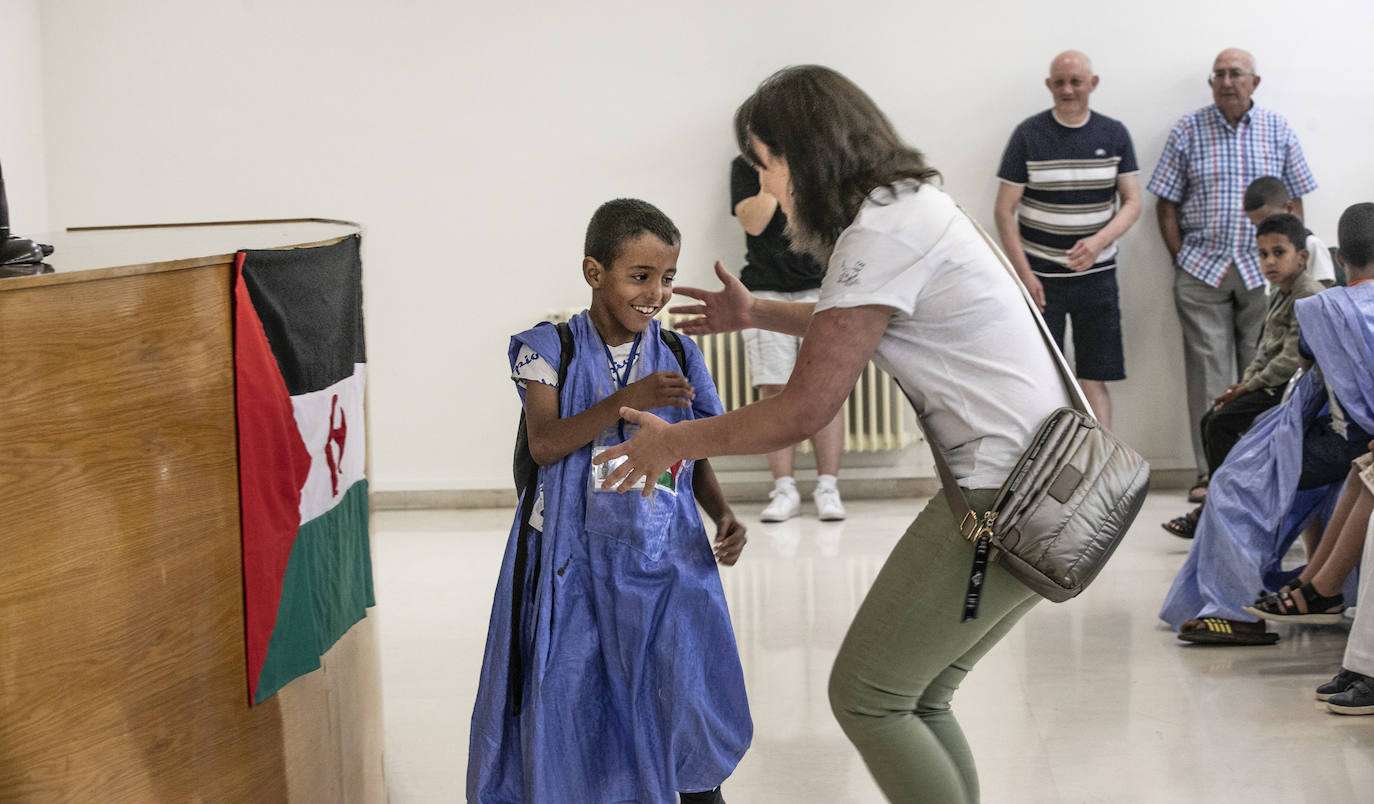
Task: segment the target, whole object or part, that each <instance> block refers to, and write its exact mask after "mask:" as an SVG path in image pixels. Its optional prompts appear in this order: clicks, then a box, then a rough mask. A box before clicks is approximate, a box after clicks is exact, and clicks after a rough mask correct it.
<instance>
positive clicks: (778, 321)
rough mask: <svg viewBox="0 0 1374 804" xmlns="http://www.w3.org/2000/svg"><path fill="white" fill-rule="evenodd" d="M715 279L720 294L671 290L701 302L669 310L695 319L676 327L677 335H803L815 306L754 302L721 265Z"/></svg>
mask: <svg viewBox="0 0 1374 804" xmlns="http://www.w3.org/2000/svg"><path fill="white" fill-rule="evenodd" d="M716 276H717V277H719V278H720V285H721V288H720V290H703V289H702V288H693V287H679V288H675V289H674V290H673V292H674V293H677V294H679V295H682V296H686V297H688V298H691V299H696V300H697V301H698V302H700V304H682V305H678V306H675V307H672V308H669V310H668V312H670V313H679V314H682V315H694V316H696V318H691V319H688V320H686V321H683V322H681V323H679V324H677V325H676V328H677V329H678V330H679V331H681V332H685V333H687V334H688V335H710V334H712V333H715V332H735V331H737V330H741V329H768V330H772V331H774V332H785V333H787V334H788V335H804V334H806V327H807V325H808V324H809V323H810V322H811V313H812V312H813V311H814V310H815V308H816V305H815V304H812V303H811V302H784V301H772V300H770V299H756V298H754V296H753V294H751V293H750V292H749V289H748V288H746V287H745V286H744V283H743V282H741V281H739V279H738V278H737V277H735V275H734V274H732V273H730V272H729V271H727V270H725V266H723V265H721V264H720V263H716Z"/></svg>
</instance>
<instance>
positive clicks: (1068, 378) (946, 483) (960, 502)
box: [904, 207, 1093, 533]
mask: <svg viewBox="0 0 1374 804" xmlns="http://www.w3.org/2000/svg"><path fill="white" fill-rule="evenodd" d="M958 209H959V212H960V214H962V215H963V216H964V217H965V218H967V219H968V222H969V223H971V224H973V228H974V229H976V230H977V231H978V234H979V235H980V236H982V238H983V242H984V243H986V244H987V246H988V248H990V249H992V253H993V254H995V255H997V259H998V261H1000V262H1001V263H1002V267H1003V268H1004V269H1005V270H1006V272H1007V274H1008V275H1009V276H1010V277H1011V281H1012V282H1014V283H1016V287H1017V289H1019V290H1020V291H1021V298H1022V299H1023V300H1025V302H1026V306H1027V307H1029V308H1030V314H1031V318H1034V319H1035V324H1036V327H1037V328H1038V329H1039V330H1040V337H1041V338H1043V339H1044V341H1045V347H1046V348H1047V349H1049V351H1050V356H1051V357H1053V358H1054V365H1055V367H1056V368H1057V369H1059V377H1060V379H1061V380H1063V381H1064V388H1065V389H1066V390H1067V391H1068V392H1069V400H1070V402H1071V406H1072V407H1073V409H1074V410H1077V411H1079V412H1080V413H1083V414H1085V415H1087V416H1092V415H1093V413H1092V408H1091V407H1089V406H1088V398H1087V397H1086V396H1084V395H1083V389H1082V388H1081V387H1079V385H1078V381H1077V380H1076V379H1074V376H1073V372H1071V371H1069V364H1068V361H1066V360H1065V359H1064V354H1063V352H1060V351H1059V346H1058V345H1057V344H1055V342H1054V337H1053V336H1052V335H1050V329H1049V327H1048V326H1046V325H1045V319H1044V318H1043V317H1042V316H1041V315H1040V310H1039V308H1037V307H1036V306H1035V301H1034V300H1033V299H1031V296H1030V292H1029V291H1027V290H1026V286H1025V285H1024V284H1022V282H1021V277H1019V276H1017V275H1016V270H1015V269H1014V268H1012V266H1011V261H1010V260H1008V259H1007V255H1006V254H1004V253H1003V252H1002V249H1000V248H998V246H997V244H996V243H994V242H992V238H990V237H988V233H987V232H986V231H985V230H984V229H983V227H982V226H981V225H979V223H978V221H976V220H974V218H973V216H972V215H970V214H968V213H967V212H965V211H964V208H963V207H959V208H958ZM904 392H905V389H904ZM907 398H908V399H910V395H909V394H908V395H907ZM912 407H913V408H914V407H915V405H913V406H912ZM916 424H917V425H918V426H919V427H920V428H921V435H922V436H924V437H925V439H926V444H927V445H928V446H929V447H930V454H931V455H933V456H934V457H935V471H936V473H937V474H939V476H940V485H941V487H942V488H943V489H944V492H945V500H946V501H947V502H948V503H949V507H950V510H952V511H953V512H954V518H955V519H956V520H957V521H958V522H959V529H960V533H963V532H964V529H965V526H966V524H967V523H972V524H973V525H974V526H975V529H976V525H977V521H976V520H977V518H976V515H975V514H974V513H973V509H971V508H969V504H968V500H967V499H966V498H965V497H964V494H963V492H961V491H960V490H959V483H958V481H956V480H955V479H954V472H953V471H951V470H950V468H949V462H948V461H946V460H945V456H944V455H943V454H941V453H940V450H939V449H938V448H937V447H936V446H935V442H934V441H932V440H931V439H930V433H929V432H927V431H926V425H925V422H924V421H923V420H922V419H921V417H920V415H919V414H918V415H917V416H916Z"/></svg>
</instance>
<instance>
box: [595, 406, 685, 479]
mask: <svg viewBox="0 0 1374 804" xmlns="http://www.w3.org/2000/svg"><path fill="white" fill-rule="evenodd" d="M620 418H622V419H624V420H625V421H627V422H631V423H633V424H637V425H639V429H638V430H637V431H636V432H635V434H634V435H633V436H631V437H630V440H629V441H626V442H624V443H623V444H617V445H615V446H614V447H609V448H607V449H605V450H603V451H601V452H600V453H598V454H597V455H596V457H594V458H592V463H593V464H596V465H597V466H600V465H601V464H603V463H606V462H607V461H609V460H612V459H614V458H619V457H621V456H624V457H625V460H624V462H622V463H621V464H620V465H619V466H617V467H616V468H615V469H613V470H612V471H611V473H610V475H609V476H607V478H606V481H605V482H604V483H602V484H601V488H602V489H603V490H606V491H612V490H614V491H618V492H626V491H629V490H630V487H631V486H633V485H634V484H635V483H637V482H639V481H640V480H641V479H642V480H644V492H643V494H644V496H645V497H648V496H649V495H650V494H652V493H653V490H654V481H655V480H657V479H658V476H659V475H661V474H663V473H664V472H665V471H667V469H668V467H670V466H672V465H673V464H675V463H677V462H678V461H679V460H680V459H681V458H682V457H683V456H682V455H678V454H675V453H674V452H673V449H672V447H671V446H669V443H668V440H669V439H668V431H669V429H670V428H671V427H672V425H670V424H668V423H667V422H665V421H663V420H662V419H660V418H659V417H657V416H655V415H654V414H652V413H645V412H644V411H642V410H635V409H634V408H621V409H620Z"/></svg>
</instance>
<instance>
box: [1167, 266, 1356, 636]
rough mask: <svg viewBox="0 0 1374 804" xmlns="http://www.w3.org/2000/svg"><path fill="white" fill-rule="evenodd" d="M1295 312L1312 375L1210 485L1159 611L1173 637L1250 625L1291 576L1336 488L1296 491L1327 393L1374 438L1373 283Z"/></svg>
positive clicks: (1333, 292) (1304, 302) (1335, 291)
mask: <svg viewBox="0 0 1374 804" xmlns="http://www.w3.org/2000/svg"><path fill="white" fill-rule="evenodd" d="M1296 310H1297V315H1298V325H1299V327H1300V328H1301V329H1302V333H1303V338H1304V339H1306V341H1307V343H1308V345H1309V346H1310V347H1311V349H1312V353H1313V355H1314V356H1315V358H1316V363H1317V366H1316V367H1315V368H1314V369H1313V370H1312V371H1309V372H1307V373H1305V374H1303V376H1302V377H1300V378H1299V380H1298V382H1297V384H1296V386H1295V387H1294V389H1293V393H1292V394H1291V395H1290V396H1289V398H1288V399H1287V400H1286V401H1284V403H1283V404H1282V405H1279V406H1277V407H1275V408H1272V409H1270V410H1268V411H1266V412H1265V413H1264V414H1262V415H1261V416H1260V417H1259V418H1257V419H1256V420H1255V423H1254V424H1253V425H1252V426H1251V428H1250V429H1249V430H1248V431H1247V432H1246V433H1245V435H1244V436H1242V437H1241V439H1240V440H1239V441H1238V442H1236V445H1235V446H1234V447H1233V448H1232V449H1231V452H1230V453H1229V454H1228V455H1227V456H1226V460H1225V461H1223V462H1222V464H1221V466H1220V467H1219V468H1218V469H1217V471H1216V473H1215V474H1214V475H1213V476H1212V481H1211V484H1210V485H1209V487H1208V490H1207V504H1206V505H1205V506H1204V507H1203V509H1202V518H1201V519H1200V520H1199V521H1198V527H1197V532H1196V534H1195V538H1194V539H1193V546H1192V549H1191V550H1190V551H1189V553H1188V559H1187V560H1186V561H1185V562H1184V564H1183V568H1182V569H1180V570H1179V572H1178V575H1177V576H1175V577H1174V584H1173V587H1172V588H1170V589H1169V594H1168V596H1167V597H1166V598H1165V599H1164V606H1163V608H1162V609H1160V612H1159V617H1160V619H1162V620H1164V621H1165V622H1166V623H1168V624H1169V625H1171V626H1173V628H1174V629H1177V628H1178V627H1179V626H1180V625H1181V624H1182V623H1184V622H1186V621H1188V620H1191V619H1194V618H1200V617H1223V618H1226V619H1228V620H1253V619H1254V616H1253V615H1251V614H1248V613H1246V612H1245V611H1244V610H1243V608H1242V607H1243V606H1246V605H1248V604H1249V603H1250V602H1251V601H1253V600H1254V599H1255V595H1256V594H1257V593H1258V592H1259V591H1260V590H1261V589H1275V588H1277V587H1278V586H1279V585H1281V584H1282V583H1283V582H1285V581H1286V580H1287V579H1289V578H1291V577H1293V576H1295V575H1296V574H1297V573H1296V572H1295V571H1291V570H1290V571H1287V572H1285V571H1283V570H1282V568H1281V566H1280V562H1281V561H1282V560H1283V556H1284V554H1285V553H1286V552H1287V551H1288V548H1289V547H1290V546H1291V545H1292V543H1293V540H1294V539H1295V538H1296V537H1297V536H1298V534H1299V533H1300V532H1301V531H1302V528H1303V525H1304V524H1305V523H1306V522H1307V520H1308V519H1310V518H1311V516H1312V515H1313V514H1314V513H1316V512H1319V511H1320V510H1323V509H1325V510H1329V508H1330V507H1331V506H1332V505H1333V504H1334V503H1335V499H1336V497H1337V496H1338V495H1339V493H1340V489H1341V486H1342V484H1341V483H1334V484H1332V485H1330V486H1325V487H1322V488H1317V489H1308V490H1305V491H1298V490H1297V488H1298V478H1299V476H1300V475H1301V474H1302V438H1303V431H1304V430H1305V429H1306V427H1307V425H1308V423H1310V422H1311V421H1312V419H1313V418H1314V417H1315V416H1317V415H1318V413H1319V412H1320V411H1321V409H1322V407H1323V406H1324V405H1325V404H1326V402H1327V387H1328V386H1329V387H1330V388H1331V390H1332V391H1334V393H1335V395H1336V398H1337V399H1339V400H1340V402H1341V406H1342V407H1343V408H1344V409H1345V412H1346V414H1347V415H1348V416H1349V417H1350V418H1351V419H1352V420H1353V421H1354V422H1355V423H1356V424H1358V425H1359V426H1360V427H1361V428H1362V429H1364V430H1365V431H1366V432H1374V283H1363V284H1359V285H1355V286H1354V287H1348V288H1347V287H1337V288H1331V289H1329V290H1326V291H1324V292H1322V293H1318V294H1316V295H1315V296H1309V297H1308V298H1305V299H1299V300H1298V301H1297V303H1296ZM1352 578H1353V575H1352Z"/></svg>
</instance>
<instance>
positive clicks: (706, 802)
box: [677, 787, 725, 804]
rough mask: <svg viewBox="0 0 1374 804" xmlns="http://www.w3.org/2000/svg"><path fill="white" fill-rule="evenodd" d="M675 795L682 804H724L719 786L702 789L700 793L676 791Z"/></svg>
mask: <svg viewBox="0 0 1374 804" xmlns="http://www.w3.org/2000/svg"><path fill="white" fill-rule="evenodd" d="M677 797H678V799H679V800H681V802H682V804H725V799H724V798H722V797H721V795H720V788H719V787H717V788H716V789H715V790H703V791H701V792H700V793H678V794H677Z"/></svg>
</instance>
